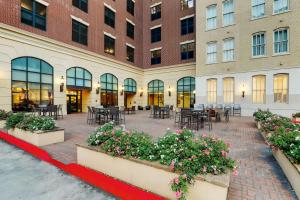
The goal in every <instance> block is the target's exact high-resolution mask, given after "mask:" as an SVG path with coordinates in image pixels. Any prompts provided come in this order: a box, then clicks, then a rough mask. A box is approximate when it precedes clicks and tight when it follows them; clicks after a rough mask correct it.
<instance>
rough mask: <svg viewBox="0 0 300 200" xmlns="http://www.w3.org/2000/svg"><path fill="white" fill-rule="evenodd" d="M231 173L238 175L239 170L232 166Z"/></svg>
mask: <svg viewBox="0 0 300 200" xmlns="http://www.w3.org/2000/svg"><path fill="white" fill-rule="evenodd" d="M233 175H234V176H238V175H239V171H238V170H237V168H234V170H233Z"/></svg>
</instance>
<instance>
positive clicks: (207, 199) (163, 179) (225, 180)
mask: <svg viewBox="0 0 300 200" xmlns="http://www.w3.org/2000/svg"><path fill="white" fill-rule="evenodd" d="M77 162H78V164H80V165H82V166H85V167H88V168H91V169H93V170H96V171H99V172H102V173H104V174H106V175H108V176H111V177H113V178H116V179H118V180H121V181H124V182H126V183H128V184H131V185H134V186H136V187H139V188H141V189H143V190H146V191H150V192H152V193H155V194H158V195H160V196H162V197H165V198H167V199H175V192H173V191H172V190H171V185H170V182H171V180H173V179H174V178H175V177H178V174H176V173H173V172H171V171H170V170H169V168H168V167H167V166H163V165H161V164H159V163H152V162H147V161H141V160H136V159H124V158H120V157H112V156H110V155H108V154H106V153H103V152H100V151H99V150H96V149H95V148H91V147H88V146H82V145H77ZM229 182H230V173H227V174H223V175H218V176H214V175H205V176H199V177H197V178H196V180H195V184H194V185H191V186H190V188H189V193H188V195H187V199H189V200H212V199H218V200H226V198H227V192H228V187H229Z"/></svg>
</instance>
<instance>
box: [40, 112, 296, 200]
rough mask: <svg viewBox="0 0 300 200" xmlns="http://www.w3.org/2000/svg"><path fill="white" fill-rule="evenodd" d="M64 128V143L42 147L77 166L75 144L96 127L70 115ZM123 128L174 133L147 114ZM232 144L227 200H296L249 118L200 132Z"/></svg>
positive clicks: (82, 117)
mask: <svg viewBox="0 0 300 200" xmlns="http://www.w3.org/2000/svg"><path fill="white" fill-rule="evenodd" d="M57 125H58V126H59V127H64V128H65V140H66V141H65V142H64V143H60V144H55V145H49V146H46V147H44V149H45V150H47V151H48V152H49V153H50V154H51V155H52V156H53V157H54V158H55V159H58V160H60V161H62V162H64V163H72V162H76V149H75V144H83V143H85V140H86V138H87V136H88V134H89V133H90V132H92V131H93V130H94V129H95V128H96V127H97V125H87V123H86V114H84V113H83V114H73V115H68V116H66V117H65V119H64V120H60V121H58V122H57ZM126 128H127V129H131V130H140V131H144V132H145V133H148V134H150V135H152V136H153V137H154V138H157V137H159V136H162V135H163V134H164V133H165V131H166V129H167V128H170V129H171V130H176V129H177V127H175V125H174V119H164V120H158V119H152V118H149V112H146V111H142V112H137V114H136V115H126ZM202 133H208V134H213V135H216V136H218V137H221V138H222V139H223V140H225V141H226V142H229V143H231V144H232V149H231V152H230V155H231V156H232V157H233V158H234V159H236V160H237V161H238V164H239V176H237V177H235V176H232V177H231V183H230V187H229V194H228V199H229V200H250V199H257V200H260V199H272V200H277V199H278V200H289V199H294V200H296V199H297V197H296V195H295V193H294V192H293V191H292V188H291V186H290V184H289V182H288V181H287V179H286V177H285V176H284V174H283V172H282V170H281V169H280V167H279V165H278V164H277V162H276V160H275V159H274V158H273V156H272V153H271V152H270V149H269V147H268V146H267V145H265V143H264V141H263V138H262V137H261V135H260V134H259V132H258V130H257V128H256V127H255V125H254V121H253V119H252V118H250V117H235V118H231V119H230V122H229V123H225V122H221V123H214V124H213V130H212V131H210V132H209V131H208V129H207V128H206V129H202V130H200V131H199V132H198V134H202Z"/></svg>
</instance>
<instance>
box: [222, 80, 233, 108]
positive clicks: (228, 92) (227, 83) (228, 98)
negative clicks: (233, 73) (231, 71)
mask: <svg viewBox="0 0 300 200" xmlns="http://www.w3.org/2000/svg"><path fill="white" fill-rule="evenodd" d="M223 97H224V103H225V104H231V103H234V78H224V79H223Z"/></svg>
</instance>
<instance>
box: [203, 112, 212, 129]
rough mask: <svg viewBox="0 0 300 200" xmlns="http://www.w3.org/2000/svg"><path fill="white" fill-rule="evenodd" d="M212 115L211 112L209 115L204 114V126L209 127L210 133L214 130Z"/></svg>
mask: <svg viewBox="0 0 300 200" xmlns="http://www.w3.org/2000/svg"><path fill="white" fill-rule="evenodd" d="M211 115H212V113H211V112H210V111H209V112H207V113H204V116H203V119H204V126H208V130H209V131H210V130H211V129H212V118H211Z"/></svg>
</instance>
